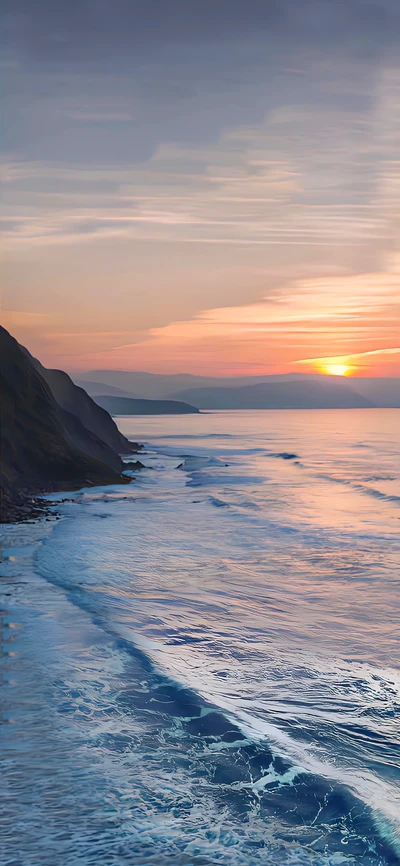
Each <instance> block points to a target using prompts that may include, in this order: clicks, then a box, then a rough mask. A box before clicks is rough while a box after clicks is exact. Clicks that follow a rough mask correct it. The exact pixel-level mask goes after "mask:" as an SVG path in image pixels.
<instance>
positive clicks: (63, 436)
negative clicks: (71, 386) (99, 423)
mask: <svg viewBox="0 0 400 866" xmlns="http://www.w3.org/2000/svg"><path fill="white" fill-rule="evenodd" d="M0 357H1V363H0V389H1V452H0V486H1V512H2V513H1V520H3V521H4V520H10V519H11V520H12V519H15V514H14V511H15V506H16V505H18V506H19V505H20V504H21V502H22V501H24V499H25V500H26V498H27V497H28V496H31V495H32V494H33V493H35V492H45V491H51V490H57V489H58V490H66V489H77V488H79V487H82V486H86V485H93V484H100V485H101V484H113V483H121V482H122V483H126V482H127V479H126V477H125V476H123V475H121V471H120V470H121V469H122V462H121V460H120V458H119V456H118V454H117V453H116V452H114V451H113V449H112V448H111V447H110V446H109V445H108V443H107V442H105V441H103V440H101V439H100V437H98V436H96V434H95V433H93V432H92V431H91V430H88V429H87V428H86V427H85V425H84V424H83V423H82V421H81V419H80V418H78V417H77V416H76V415H74V414H72V413H70V412H68V411H67V410H66V409H64V408H61V407H60V406H59V404H58V403H57V401H56V399H55V397H54V395H53V393H52V391H51V389H50V387H49V385H48V383H47V382H46V381H45V379H44V378H43V376H41V374H40V372H39V371H38V368H37V365H36V364H35V362H34V359H32V358H31V357H30V356H29V353H27V352H25V351H24V350H23V349H22V347H21V346H20V345H19V344H18V343H17V341H16V340H14V338H13V337H11V336H10V334H9V333H8V332H7V331H6V330H5V329H4V328H0ZM79 390H80V389H79ZM96 408H97V407H96ZM105 414H106V413H105ZM110 421H111V423H112V424H113V422H112V419H111V418H110ZM114 426H115V425H114ZM117 432H118V431H117ZM121 438H122V439H124V437H121ZM124 441H126V442H127V440H124ZM124 450H125V449H124ZM126 450H128V449H126ZM129 450H133V449H132V448H130V443H129ZM94 455H95V456H94ZM17 510H18V509H17Z"/></svg>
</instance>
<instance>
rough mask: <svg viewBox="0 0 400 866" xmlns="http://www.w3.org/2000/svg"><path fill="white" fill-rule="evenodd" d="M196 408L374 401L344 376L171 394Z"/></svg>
mask: <svg viewBox="0 0 400 866" xmlns="http://www.w3.org/2000/svg"><path fill="white" fill-rule="evenodd" d="M174 397H176V399H177V400H188V401H190V402H191V403H193V404H194V405H195V406H198V407H199V409H360V408H368V407H369V408H371V407H372V406H373V405H374V404H373V402H372V401H371V400H369V399H368V398H367V397H365V396H363V395H362V394H359V393H357V391H355V390H354V389H353V388H352V387H351V385H350V383H349V381H348V380H347V379H344V378H343V379H341V378H340V379H339V378H338V377H336V376H320V377H318V378H317V379H311V380H308V379H307V380H298V381H295V382H290V381H289V382H288V381H283V382H282V381H281V382H267V383H266V382H263V383H261V384H258V385H247V386H245V387H241V388H192V389H188V390H186V391H182V392H179V393H177V394H175V395H174Z"/></svg>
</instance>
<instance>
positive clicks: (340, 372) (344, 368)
mask: <svg viewBox="0 0 400 866" xmlns="http://www.w3.org/2000/svg"><path fill="white" fill-rule="evenodd" d="M320 369H321V373H325V374H326V375H327V376H348V375H349V374H350V373H351V367H350V366H349V365H348V364H323V365H321V368H320Z"/></svg>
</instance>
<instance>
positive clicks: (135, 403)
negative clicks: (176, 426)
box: [94, 394, 199, 415]
mask: <svg viewBox="0 0 400 866" xmlns="http://www.w3.org/2000/svg"><path fill="white" fill-rule="evenodd" d="M94 399H95V401H96V403H98V405H99V406H102V407H103V408H104V409H106V410H107V412H110V414H111V415H190V414H196V413H198V411H199V410H198V409H197V408H196V407H195V406H190V405H189V404H188V403H184V402H182V401H180V400H136V399H134V398H130V397H110V396H107V395H105V394H102V395H99V396H98V397H95V398H94Z"/></svg>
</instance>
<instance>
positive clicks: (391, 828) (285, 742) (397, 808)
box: [118, 627, 400, 857]
mask: <svg viewBox="0 0 400 866" xmlns="http://www.w3.org/2000/svg"><path fill="white" fill-rule="evenodd" d="M118 633H119V634H120V635H121V637H123V639H124V640H126V641H127V642H128V643H129V642H132V643H133V644H134V645H135V646H136V647H137V648H138V649H139V650H140V651H141V652H143V653H144V654H145V655H146V657H147V658H149V659H150V661H151V662H152V663H153V664H154V666H155V669H156V670H158V671H159V672H160V673H161V674H162V675H163V676H164V677H165V678H166V680H167V681H169V682H171V683H173V684H175V685H176V686H178V688H183V689H189V690H190V691H191V692H193V693H194V694H195V695H196V696H197V697H200V698H201V699H202V700H203V701H204V702H205V707H208V708H209V709H207V710H206V712H212V710H213V708H214V709H215V710H219V711H221V712H222V713H223V714H224V715H225V717H226V718H227V719H228V720H229V721H230V722H231V723H232V724H233V725H235V726H237V728H238V729H239V730H240V731H241V733H242V734H243V735H244V736H245V738H246V739H248V740H249V741H253V742H256V743H258V744H260V745H262V744H263V743H265V744H266V745H267V747H268V750H270V751H271V753H272V755H273V756H276V757H278V758H284V759H285V760H288V761H290V763H291V765H292V766H291V768H290V769H285V770H284V771H283V773H282V774H281V775H279V774H278V775H276V774H275V776H274V775H273V774H272V775H271V770H270V769H268V771H267V773H266V774H265V776H262V777H261V778H260V779H258V780H257V781H256V782H254V785H253V787H254V790H257V791H261V790H262V789H263V787H265V786H266V785H268V784H269V782H271V781H273V779H274V778H275V780H276V781H277V782H278V783H279V784H292V783H293V782H294V781H295V780H296V779H297V778H298V776H299V775H301V774H302V773H307V774H311V775H312V776H318V777H320V778H322V779H325V780H327V781H331V782H335V783H337V784H339V785H340V786H342V787H344V788H346V789H347V790H349V791H350V792H351V793H352V794H353V795H354V796H355V797H356V798H357V799H358V800H360V801H361V802H362V803H363V804H364V805H365V806H367V807H368V808H369V809H370V810H371V814H372V817H373V819H374V822H375V825H376V829H377V831H378V832H379V834H380V835H381V837H382V839H384V841H385V842H388V843H390V845H391V846H392V848H393V850H394V852H395V853H396V855H398V856H399V857H400V791H398V790H396V788H394V787H393V786H391V785H389V784H387V783H385V782H384V781H383V780H381V779H377V778H376V777H375V776H373V775H372V773H369V772H368V770H364V771H362V770H355V769H353V768H346V767H338V766H336V765H335V764H333V763H329V762H328V761H323V760H321V759H319V758H318V756H317V755H315V754H313V753H312V751H311V747H310V746H308V745H307V744H306V743H302V742H301V741H296V740H294V739H293V738H292V737H291V736H290V735H289V734H287V733H286V732H285V731H283V730H281V729H280V728H279V727H278V726H276V725H274V724H271V723H269V722H267V721H266V720H263V719H260V718H259V717H256V716H253V715H251V714H250V713H246V712H244V711H243V710H242V709H238V708H237V707H236V706H235V705H234V704H233V703H232V702H230V701H228V700H226V698H223V697H222V696H221V694H216V693H215V691H214V690H211V689H204V690H203V689H202V688H201V685H200V683H197V684H195V683H193V680H192V679H191V678H190V677H185V676H184V675H183V673H182V670H181V669H179V670H177V669H176V668H175V669H174V666H173V665H172V664H171V661H170V654H169V653H168V649H167V648H165V649H164V648H163V647H162V646H160V645H158V644H157V643H156V642H155V641H154V640H151V639H149V638H145V637H143V636H141V635H140V636H139V635H132V632H131V629H123V628H121V627H119V628H118ZM165 656H168V659H169V664H168V663H166V662H165V661H164V658H165ZM232 746H237V743H236V742H235V741H234V742H233V743H232ZM224 747H225V744H224ZM274 772H275V771H273V773H274Z"/></svg>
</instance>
